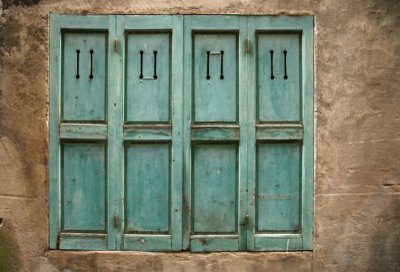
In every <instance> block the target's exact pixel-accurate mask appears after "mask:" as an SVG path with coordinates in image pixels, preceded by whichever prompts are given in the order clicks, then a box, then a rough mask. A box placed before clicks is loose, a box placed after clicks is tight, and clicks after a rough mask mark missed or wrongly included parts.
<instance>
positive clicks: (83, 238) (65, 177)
mask: <svg viewBox="0 0 400 272" xmlns="http://www.w3.org/2000/svg"><path fill="white" fill-rule="evenodd" d="M51 23H52V32H51V66H50V69H51V78H50V91H51V92H50V166H49V167H50V181H49V182H50V209H51V213H50V247H51V248H56V247H58V248H60V249H85V250H88V249H93V250H101V249H104V250H105V249H114V244H113V242H112V241H113V239H114V236H115V233H114V232H113V228H112V227H111V226H112V225H111V222H112V216H113V214H112V213H111V212H110V210H111V209H110V207H111V205H109V204H108V203H113V202H114V201H113V197H114V196H113V195H112V193H111V192H112V190H113V189H112V187H113V182H112V179H111V178H110V176H109V174H110V173H109V171H107V167H108V166H109V164H107V161H109V159H110V158H109V157H108V156H109V154H110V151H111V153H112V150H111V149H110V145H109V144H108V143H107V131H108V129H107V123H108V117H109V114H108V111H107V108H108V106H107V97H108V96H109V95H110V92H109V86H108V82H112V81H113V76H112V75H110V73H109V70H110V69H109V59H110V49H109V44H110V39H109V36H110V35H112V33H113V29H114V28H115V25H114V23H113V17H109V16H90V17H86V16H60V15H52V16H51ZM111 174H112V173H111Z"/></svg>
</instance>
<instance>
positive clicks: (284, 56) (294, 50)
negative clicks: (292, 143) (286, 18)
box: [257, 34, 301, 122]
mask: <svg viewBox="0 0 400 272" xmlns="http://www.w3.org/2000/svg"><path fill="white" fill-rule="evenodd" d="M300 48H301V47H300V35H299V34H259V35H258V40H257V92H258V94H257V95H258V105H257V112H258V116H257V119H258V121H273V122H274V121H300V120H301V107H300V105H301V100H300V99H301V86H300V73H301V70H300V68H301V67H300ZM285 52H286V53H285Z"/></svg>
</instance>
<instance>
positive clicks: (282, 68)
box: [247, 17, 313, 251]
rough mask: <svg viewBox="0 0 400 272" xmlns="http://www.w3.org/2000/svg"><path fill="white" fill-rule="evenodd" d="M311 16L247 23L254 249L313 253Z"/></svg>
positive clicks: (249, 234) (253, 19)
mask: <svg viewBox="0 0 400 272" xmlns="http://www.w3.org/2000/svg"><path fill="white" fill-rule="evenodd" d="M310 19H311V18H289V17H280V18H274V20H273V22H272V19H271V20H269V19H268V18H262V17H250V18H249V35H250V37H251V39H254V41H255V47H254V49H255V50H254V51H253V53H251V54H249V69H248V74H249V77H250V76H251V75H252V74H254V75H255V77H253V78H254V80H253V81H249V86H250V88H249V123H250V126H249V164H248V167H249V168H248V171H249V185H248V189H249V196H248V199H249V200H251V201H249V214H250V225H249V230H248V232H247V247H248V249H249V250H261V251H264V250H301V249H306V248H310V241H311V235H310V228H311V229H312V227H311V221H310V211H312V206H311V205H310V204H309V203H310V202H309V201H310V198H311V197H312V193H311V192H312V179H313V177H312V174H311V173H312V171H310V167H311V165H312V154H313V152H312V127H313V126H312V124H313V120H312V115H313V113H312V107H310V104H311V103H310V101H312V34H311V33H312V20H310Z"/></svg>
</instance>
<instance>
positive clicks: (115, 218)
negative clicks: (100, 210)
mask: <svg viewBox="0 0 400 272" xmlns="http://www.w3.org/2000/svg"><path fill="white" fill-rule="evenodd" d="M117 227H118V215H117V213H114V228H117Z"/></svg>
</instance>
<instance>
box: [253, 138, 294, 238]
mask: <svg viewBox="0 0 400 272" xmlns="http://www.w3.org/2000/svg"><path fill="white" fill-rule="evenodd" d="M256 159H257V180H256V188H257V189H256V196H255V197H256V199H255V201H256V232H257V233H260V232H275V233H277V232H296V231H299V230H300V206H299V204H300V193H301V192H300V176H301V173H300V165H301V161H300V159H301V149H300V144H299V143H290V142H289V143H260V144H259V145H257V158H256Z"/></svg>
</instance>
